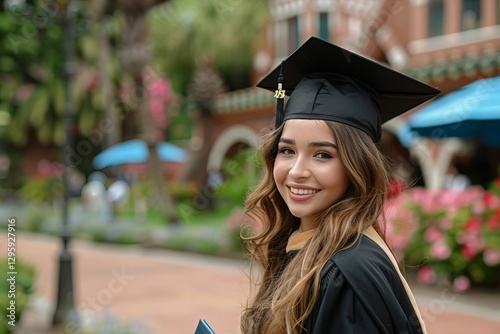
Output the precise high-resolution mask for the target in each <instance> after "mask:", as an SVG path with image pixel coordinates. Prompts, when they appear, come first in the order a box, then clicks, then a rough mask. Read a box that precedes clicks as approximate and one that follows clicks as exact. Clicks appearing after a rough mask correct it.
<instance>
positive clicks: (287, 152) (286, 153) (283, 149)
mask: <svg viewBox="0 0 500 334" xmlns="http://www.w3.org/2000/svg"><path fill="white" fill-rule="evenodd" d="M278 152H279V153H280V154H285V155H289V154H293V151H292V150H291V149H289V148H287V147H284V148H280V149H279V151H278Z"/></svg>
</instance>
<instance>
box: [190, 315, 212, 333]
mask: <svg viewBox="0 0 500 334" xmlns="http://www.w3.org/2000/svg"><path fill="white" fill-rule="evenodd" d="M194 334H215V331H214V330H213V329H212V327H210V325H209V324H208V322H207V321H206V320H205V319H200V321H199V322H198V327H196V330H195V332H194Z"/></svg>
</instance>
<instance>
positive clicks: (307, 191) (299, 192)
mask: <svg viewBox="0 0 500 334" xmlns="http://www.w3.org/2000/svg"><path fill="white" fill-rule="evenodd" d="M290 190H291V191H292V193H294V194H296V195H309V194H314V193H317V192H318V190H312V189H298V188H292V187H290Z"/></svg>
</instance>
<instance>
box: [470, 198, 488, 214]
mask: <svg viewBox="0 0 500 334" xmlns="http://www.w3.org/2000/svg"><path fill="white" fill-rule="evenodd" d="M485 210H486V205H485V204H484V202H483V201H474V202H473V203H472V212H474V214H475V215H481V214H483V213H484V211H485Z"/></svg>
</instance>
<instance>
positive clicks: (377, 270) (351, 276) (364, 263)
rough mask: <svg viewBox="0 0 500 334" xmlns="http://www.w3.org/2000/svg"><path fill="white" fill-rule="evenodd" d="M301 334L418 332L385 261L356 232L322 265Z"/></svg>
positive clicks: (401, 289) (395, 276) (372, 244)
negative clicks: (315, 296)
mask: <svg viewBox="0 0 500 334" xmlns="http://www.w3.org/2000/svg"><path fill="white" fill-rule="evenodd" d="M290 253H291V254H290V255H292V256H293V255H294V254H293V251H292V252H290ZM303 333H308V334H309V333H312V334H329V333H335V334H350V333H353V334H354V333H355V334H363V333H367V334H368V333H369V334H376V333H388V334H389V333H391V334H394V333H397V334H402V333H412V334H413V333H422V328H421V326H420V323H419V320H418V317H417V314H416V312H415V310H414V308H413V306H412V304H411V302H410V299H409V297H408V295H407V293H406V290H405V288H404V286H403V284H402V282H401V279H400V278H399V275H398V273H397V271H396V270H395V268H394V266H393V265H392V263H391V261H390V260H389V258H388V257H387V255H386V254H385V253H384V251H383V250H382V249H381V248H380V247H379V246H378V245H377V244H376V243H375V242H374V241H372V240H371V239H370V238H368V237H367V236H365V235H362V237H361V238H360V239H359V240H358V242H357V243H356V244H355V245H353V246H352V247H350V248H348V249H346V250H344V251H341V252H339V253H337V254H335V255H334V256H333V257H332V258H331V259H330V260H328V262H327V263H326V265H325V267H324V269H323V271H322V280H321V288H320V294H319V297H318V301H317V303H316V306H315V308H314V310H313V312H312V313H311V314H310V315H309V317H308V318H307V319H306V321H305V323H304V330H303Z"/></svg>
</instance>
